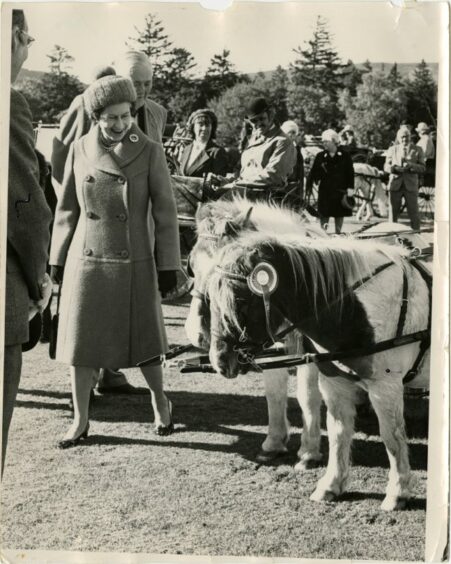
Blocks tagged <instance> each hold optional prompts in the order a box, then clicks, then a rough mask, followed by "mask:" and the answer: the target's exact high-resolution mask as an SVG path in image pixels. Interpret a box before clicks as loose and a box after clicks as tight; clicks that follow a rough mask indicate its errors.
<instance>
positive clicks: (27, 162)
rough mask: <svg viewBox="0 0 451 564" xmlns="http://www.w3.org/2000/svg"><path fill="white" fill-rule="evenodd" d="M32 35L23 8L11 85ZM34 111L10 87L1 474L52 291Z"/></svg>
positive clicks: (17, 16) (16, 20) (17, 18)
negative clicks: (32, 314)
mask: <svg viewBox="0 0 451 564" xmlns="http://www.w3.org/2000/svg"><path fill="white" fill-rule="evenodd" d="M33 41H34V39H33V38H32V37H31V35H29V33H28V26H27V22H26V19H25V15H24V13H23V11H22V10H13V16H12V43H11V83H13V82H14V81H15V80H16V78H17V75H18V74H19V71H20V69H21V67H22V65H23V63H24V61H25V60H26V58H27V56H28V48H29V46H30V45H31V43H32V42H33ZM31 120H32V117H31V112H30V109H29V107H28V104H27V102H26V100H25V98H24V97H23V96H22V95H21V94H20V93H19V92H17V91H16V90H14V88H11V107H10V137H9V175H8V236H7V258H6V303H5V305H6V307H5V357H4V369H3V427H2V474H3V467H4V462H5V455H6V446H7V441H8V431H9V425H10V423H11V418H12V415H13V410H14V404H15V401H16V396H17V390H18V388H19V381H20V373H21V368H22V344H23V343H26V342H27V341H28V315H29V309H31V306H33V307H34V308H35V309H38V310H39V311H42V310H43V309H44V308H45V307H46V305H47V303H48V301H49V299H50V295H51V292H52V284H51V281H50V278H49V277H48V275H47V274H46V272H45V270H46V264H47V251H48V247H49V240H50V231H49V225H50V221H51V212H50V209H49V207H48V206H47V203H46V201H45V196H44V192H43V190H42V189H41V187H40V185H39V165H38V161H37V158H36V154H35V152H34V132H33V125H32V121H31Z"/></svg>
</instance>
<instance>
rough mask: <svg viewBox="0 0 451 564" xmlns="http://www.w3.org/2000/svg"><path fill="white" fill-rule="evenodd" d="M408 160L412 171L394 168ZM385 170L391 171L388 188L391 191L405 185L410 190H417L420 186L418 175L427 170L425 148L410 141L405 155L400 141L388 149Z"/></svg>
mask: <svg viewBox="0 0 451 564" xmlns="http://www.w3.org/2000/svg"><path fill="white" fill-rule="evenodd" d="M406 161H407V162H408V163H409V164H410V167H411V171H409V172H407V171H406V172H399V171H397V170H396V169H394V168H393V167H394V166H395V167H396V166H399V167H402V166H403V163H404V162H406ZM384 170H385V172H388V173H390V178H389V181H388V189H389V190H390V191H391V192H396V191H397V190H400V189H401V187H402V186H403V185H404V187H405V189H406V190H407V191H408V192H415V191H416V190H418V186H419V179H418V175H419V174H421V173H422V172H424V171H425V170H426V167H425V163H424V153H423V150H422V149H421V147H418V146H417V145H414V144H413V143H410V144H409V145H408V149H407V156H404V149H403V146H402V145H401V144H400V143H398V144H396V145H392V146H391V147H390V148H389V149H388V151H387V156H386V158H385V164H384Z"/></svg>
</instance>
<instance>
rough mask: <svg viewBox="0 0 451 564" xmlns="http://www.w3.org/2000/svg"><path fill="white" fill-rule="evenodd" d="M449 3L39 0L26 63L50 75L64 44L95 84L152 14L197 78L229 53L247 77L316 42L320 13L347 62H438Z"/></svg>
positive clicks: (79, 71)
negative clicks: (210, 5) (51, 57)
mask: <svg viewBox="0 0 451 564" xmlns="http://www.w3.org/2000/svg"><path fill="white" fill-rule="evenodd" d="M216 1H219V0H216ZM445 5H446V3H438V2H422V3H418V2H416V3H414V4H411V5H407V7H404V8H398V7H394V6H393V5H391V4H390V3H389V2H355V1H354V2H337V1H334V2H321V1H316V2H262V1H259V2H242V1H236V0H235V2H234V3H233V5H232V6H231V7H230V8H228V9H227V10H225V11H213V10H208V9H206V8H203V7H202V6H201V5H200V4H198V3H175V2H173V3H166V2H146V3H144V2H141V3H135V2H116V3H108V4H107V3H103V4H100V3H89V2H87V3H81V2H77V3H72V4H65V3H59V2H52V3H39V2H33V3H30V4H22V5H21V6H20V7H23V8H24V10H25V13H26V16H27V19H28V24H29V31H30V34H31V35H32V36H33V37H35V38H36V41H35V43H33V45H32V47H31V48H30V53H29V58H28V60H27V61H26V63H25V65H24V66H25V68H27V69H32V70H41V71H42V70H48V59H47V57H46V55H47V54H48V53H50V52H51V50H52V48H53V46H54V45H55V44H58V45H61V46H63V47H65V48H66V49H67V50H68V52H69V53H70V54H71V55H72V56H73V57H74V58H75V61H74V63H73V65H72V69H71V70H72V72H73V73H74V74H76V75H78V76H79V77H80V79H81V80H83V81H85V82H89V81H90V78H91V73H92V70H93V68H94V67H96V66H97V65H99V64H107V63H111V62H113V61H114V60H115V58H116V57H118V56H119V54H120V53H121V52H122V51H123V50H124V48H125V41H127V39H128V38H129V37H130V36H133V35H136V31H135V29H134V26H137V27H138V28H142V24H143V21H144V16H145V15H146V14H147V13H149V12H151V13H153V14H156V15H157V16H158V18H159V19H161V20H162V23H163V25H164V27H165V30H166V32H167V33H168V35H169V37H170V39H171V40H172V41H173V44H174V46H175V47H184V48H186V49H188V50H189V51H190V52H191V53H192V54H193V55H194V57H195V60H196V62H197V64H198V66H197V67H196V68H195V69H194V71H195V74H202V73H203V72H205V70H206V69H207V67H208V65H209V61H210V59H211V57H212V56H213V55H214V54H215V53H219V52H221V51H222V50H223V49H224V48H226V49H229V50H230V51H231V55H230V58H231V61H232V62H233V63H234V64H235V66H236V69H237V70H238V71H241V72H258V71H260V70H262V71H265V70H271V69H274V68H276V66H277V65H282V66H283V67H288V65H289V63H290V62H292V61H293V60H294V58H295V54H294V53H293V48H296V47H298V46H302V47H305V41H307V40H309V39H310V38H311V37H312V33H313V29H314V27H315V21H316V18H317V16H318V15H322V16H324V17H325V18H326V19H327V20H328V24H329V30H330V32H331V34H332V36H333V45H334V47H335V48H336V50H337V51H338V54H339V55H340V57H341V58H342V59H343V60H344V61H346V60H347V59H352V60H353V61H354V62H356V63H359V62H363V61H365V60H367V59H369V60H370V61H373V62H388V63H392V62H395V61H396V62H398V63H401V62H405V63H417V62H419V61H420V60H421V59H424V60H425V61H426V62H438V61H439V59H440V41H439V38H440V29H441V28H443V21H444V19H443V18H444V14H445V12H444V8H445ZM440 22H442V23H440Z"/></svg>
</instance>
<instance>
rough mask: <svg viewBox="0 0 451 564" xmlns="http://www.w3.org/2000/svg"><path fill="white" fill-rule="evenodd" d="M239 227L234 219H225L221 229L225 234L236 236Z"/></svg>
mask: <svg viewBox="0 0 451 564" xmlns="http://www.w3.org/2000/svg"><path fill="white" fill-rule="evenodd" d="M239 229H240V227H239V225H238V223H236V222H235V221H232V220H230V219H227V220H225V221H224V225H223V228H222V229H221V231H222V234H223V235H225V236H230V235H233V236H236V235H238V231H239Z"/></svg>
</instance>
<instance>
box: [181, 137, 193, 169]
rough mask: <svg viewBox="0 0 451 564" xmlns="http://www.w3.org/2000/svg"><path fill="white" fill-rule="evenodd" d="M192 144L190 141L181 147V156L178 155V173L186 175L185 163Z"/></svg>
mask: <svg viewBox="0 0 451 564" xmlns="http://www.w3.org/2000/svg"><path fill="white" fill-rule="evenodd" d="M192 148H193V144H192V143H191V144H190V145H188V146H187V147H185V148H184V149H183V152H182V156H181V157H180V174H181V175H182V176H186V163H187V162H188V159H189V156H190V155H191V149H192Z"/></svg>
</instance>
